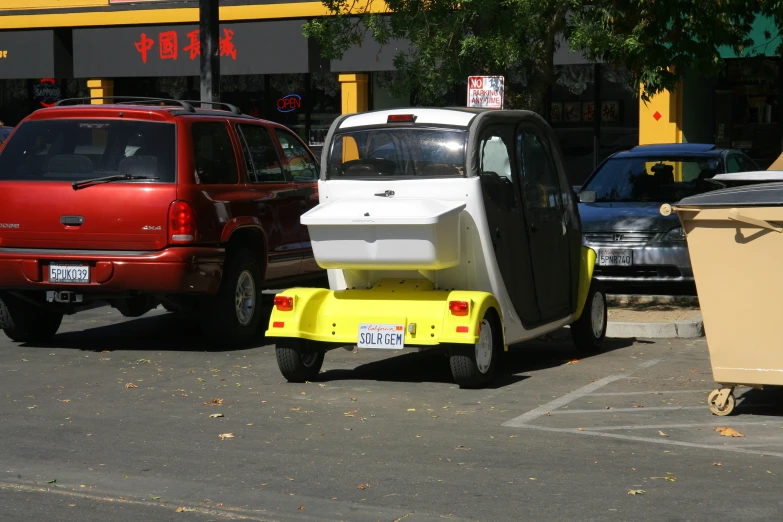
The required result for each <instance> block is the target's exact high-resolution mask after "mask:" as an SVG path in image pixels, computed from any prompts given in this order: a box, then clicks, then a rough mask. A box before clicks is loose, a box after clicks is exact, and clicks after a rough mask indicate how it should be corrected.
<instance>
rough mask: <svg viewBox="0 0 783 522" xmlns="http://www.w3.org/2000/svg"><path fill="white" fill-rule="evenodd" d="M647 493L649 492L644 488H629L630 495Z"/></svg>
mask: <svg viewBox="0 0 783 522" xmlns="http://www.w3.org/2000/svg"><path fill="white" fill-rule="evenodd" d="M645 493H647V492H646V491H645V490H643V489H629V490H628V494H629V495H644V494H645Z"/></svg>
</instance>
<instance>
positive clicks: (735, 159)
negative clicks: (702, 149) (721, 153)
mask: <svg viewBox="0 0 783 522" xmlns="http://www.w3.org/2000/svg"><path fill="white" fill-rule="evenodd" d="M726 172H729V173H732V174H733V173H735V172H742V166H741V165H740V158H739V156H737V155H736V154H732V155H731V156H729V159H728V160H727V161H726Z"/></svg>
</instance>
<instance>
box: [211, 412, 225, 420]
mask: <svg viewBox="0 0 783 522" xmlns="http://www.w3.org/2000/svg"><path fill="white" fill-rule="evenodd" d="M218 417H223V414H222V413H213V414H212V415H210V416H209V418H210V419H217V418H218Z"/></svg>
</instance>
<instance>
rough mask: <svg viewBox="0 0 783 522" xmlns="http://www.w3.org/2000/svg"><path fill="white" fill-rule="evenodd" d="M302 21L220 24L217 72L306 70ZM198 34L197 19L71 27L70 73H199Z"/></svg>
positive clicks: (101, 75)
mask: <svg viewBox="0 0 783 522" xmlns="http://www.w3.org/2000/svg"><path fill="white" fill-rule="evenodd" d="M303 23H304V21H303V20H275V21H263V22H261V21H259V22H231V23H225V24H220V29H219V41H218V42H216V43H217V46H218V54H219V55H220V74H221V75H238V74H242V75H252V74H296V73H307V72H310V67H311V63H313V64H314V63H315V62H316V60H311V56H310V53H311V51H310V49H309V47H308V40H307V38H304V37H303V36H302V24H303ZM199 36H200V32H199V27H198V26H197V25H195V24H186V25H154V26H151V25H148V26H126V27H96V28H80V29H74V30H73V68H74V76H75V77H77V78H124V77H134V76H135V77H172V76H198V75H199V66H200V62H201V59H200V56H201V42H200V37H199ZM0 49H2V47H0ZM313 52H316V51H313ZM1 62H2V61H0V63H1Z"/></svg>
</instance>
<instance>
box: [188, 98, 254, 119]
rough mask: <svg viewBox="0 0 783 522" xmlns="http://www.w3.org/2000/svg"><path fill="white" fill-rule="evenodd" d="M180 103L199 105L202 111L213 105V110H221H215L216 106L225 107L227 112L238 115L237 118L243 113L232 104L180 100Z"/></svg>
mask: <svg viewBox="0 0 783 522" xmlns="http://www.w3.org/2000/svg"><path fill="white" fill-rule="evenodd" d="M180 102H181V103H187V104H191V105H193V104H198V105H199V107H201V108H202V109H203V108H204V105H212V109H213V110H220V109H215V106H220V107H225V108H226V110H229V111H231V113H232V114H236V115H237V116H239V115H241V114H242V111H240V110H239V108H237V106H236V105H231V104H230V103H223V102H211V101H200V100H180Z"/></svg>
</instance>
